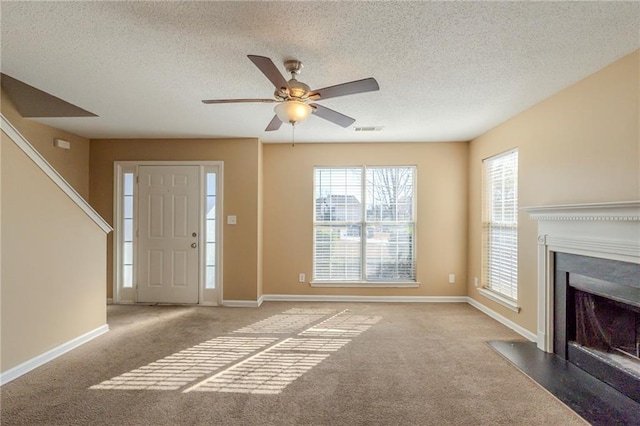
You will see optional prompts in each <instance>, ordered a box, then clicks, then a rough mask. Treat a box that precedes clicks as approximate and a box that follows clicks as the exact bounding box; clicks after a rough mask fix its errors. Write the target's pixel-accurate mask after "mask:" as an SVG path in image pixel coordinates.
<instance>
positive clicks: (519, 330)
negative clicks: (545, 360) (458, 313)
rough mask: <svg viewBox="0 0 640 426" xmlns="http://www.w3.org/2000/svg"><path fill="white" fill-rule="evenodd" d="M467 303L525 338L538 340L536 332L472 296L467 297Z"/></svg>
mask: <svg viewBox="0 0 640 426" xmlns="http://www.w3.org/2000/svg"><path fill="white" fill-rule="evenodd" d="M467 303H469V304H470V305H471V306H473V307H474V308H476V309H477V310H479V311H480V312H482V313H484V314H486V315H488V316H490V317H491V318H493V319H494V320H496V321H498V322H499V323H501V324H502V325H504V326H506V327H509V328H510V329H512V330H513V331H515V332H516V333H518V334H519V335H521V336H522V337H524V338H525V339H527V340H529V341H531V342H535V341H537V336H536V334H535V333H532V332H530V331H529V330H527V329H526V328H523V327H521V326H519V325H518V324H516V323H515V322H513V321H511V320H509V319H507V318H505V317H503V316H502V315H500V314H499V313H497V312H496V311H494V310H492V309H489V308H487V307H486V306H485V305H483V304H482V303H480V302H478V301H477V300H475V299H473V298H472V297H467Z"/></svg>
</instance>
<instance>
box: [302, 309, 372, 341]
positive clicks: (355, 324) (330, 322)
mask: <svg viewBox="0 0 640 426" xmlns="http://www.w3.org/2000/svg"><path fill="white" fill-rule="evenodd" d="M381 319H382V317H379V316H364V315H348V314H347V315H336V316H333V317H331V318H329V319H327V320H326V321H323V322H321V323H320V324H317V325H315V326H313V327H311V328H309V329H307V330H304V331H303V332H301V333H300V336H317V337H354V336H358V335H360V334H361V333H363V332H365V331H367V330H368V329H369V328H371V326H372V325H374V324H375V323H377V322H378V321H380V320H381Z"/></svg>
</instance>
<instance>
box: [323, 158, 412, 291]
mask: <svg viewBox="0 0 640 426" xmlns="http://www.w3.org/2000/svg"><path fill="white" fill-rule="evenodd" d="M414 188H415V167H413V166H402V167H397V166H394V167H378V166H376V167H316V168H315V170H314V200H315V203H314V204H315V205H314V250H313V252H314V258H313V279H314V281H315V282H320V281H333V282H336V281H338V282H340V281H349V282H406V281H414V282H415V208H414V206H415V195H414Z"/></svg>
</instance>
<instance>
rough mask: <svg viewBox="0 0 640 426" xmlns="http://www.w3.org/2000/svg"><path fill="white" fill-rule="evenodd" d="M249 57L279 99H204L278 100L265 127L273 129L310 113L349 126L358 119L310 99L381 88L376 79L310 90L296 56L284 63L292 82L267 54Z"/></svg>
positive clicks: (218, 101) (208, 101)
mask: <svg viewBox="0 0 640 426" xmlns="http://www.w3.org/2000/svg"><path fill="white" fill-rule="evenodd" d="M247 57H248V58H249V60H251V62H253V63H254V65H255V66H256V67H258V69H259V70H260V71H261V72H262V73H263V74H264V75H265V77H267V79H268V80H269V81H270V82H271V84H273V85H274V86H275V91H274V97H275V98H276V99H205V100H203V101H202V102H203V103H205V104H226V103H241V102H261V103H272V102H273V103H277V105H276V106H275V108H274V111H275V113H276V115H275V116H274V117H273V119H271V122H270V123H269V125H268V126H267V128H266V129H265V131H267V132H270V131H273V130H278V129H279V128H280V125H281V124H282V123H289V124H291V125H295V124H296V123H299V122H301V121H304V120H306V119H307V118H308V117H309V115H310V114H312V113H313V114H314V115H317V116H318V117H320V118H322V119H325V120H327V121H330V122H332V123H334V124H337V125H339V126H341V127H349V126H350V125H351V124H353V123H354V122H355V119H353V118H351V117H348V116H346V115H344V114H341V113H339V112H337V111H334V110H332V109H329V108H327V107H323V106H322V105H318V104H315V103H311V104H310V103H309V101H314V102H315V101H321V100H324V99H328V98H335V97H338V96H346V95H353V94H356V93H365V92H373V91H376V90H379V89H380V87H379V86H378V82H377V81H376V80H375V79H374V78H371V77H370V78H365V79H363V80H357V81H351V82H348V83H342V84H338V85H335V86H329V87H325V88H323V89H318V90H311V88H310V87H309V86H308V85H306V84H305V83H303V82H301V81H298V80H297V79H296V75H298V74H300V71H301V70H302V67H303V65H302V62H300V61H298V60H296V59H290V60H287V61H285V63H284V66H285V68H286V70H287V72H289V73H290V74H291V79H290V80H289V81H287V80H285V78H284V77H283V76H282V74H281V73H280V71H278V68H277V67H276V66H275V64H274V63H273V61H272V60H271V59H269V58H267V57H266V56H257V55H247Z"/></svg>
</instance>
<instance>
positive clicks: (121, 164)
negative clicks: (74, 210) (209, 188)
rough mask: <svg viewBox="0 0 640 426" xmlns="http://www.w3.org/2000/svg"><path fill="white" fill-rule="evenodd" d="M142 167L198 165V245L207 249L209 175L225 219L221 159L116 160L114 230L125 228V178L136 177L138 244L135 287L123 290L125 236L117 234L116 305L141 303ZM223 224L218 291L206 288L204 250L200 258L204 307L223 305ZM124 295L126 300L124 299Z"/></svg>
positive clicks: (219, 233) (218, 235) (220, 228)
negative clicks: (139, 209) (139, 197)
mask: <svg viewBox="0 0 640 426" xmlns="http://www.w3.org/2000/svg"><path fill="white" fill-rule="evenodd" d="M140 166H198V182H199V185H198V186H199V189H200V190H199V193H198V198H199V199H198V206H199V207H198V217H199V223H198V245H199V246H200V247H205V248H206V244H205V233H206V228H205V225H206V223H205V221H206V217H205V213H204V212H205V205H206V200H204V197H205V193H206V188H205V184H206V174H207V173H215V174H216V217H217V218H222V217H223V202H224V162H223V161H218V160H203V161H198V160H195V161H136V160H128V161H114V173H113V175H114V191H113V192H114V198H113V209H114V212H113V217H114V227H115V228H116V229H118V230H119V229H121V227H122V224H123V220H122V195H123V194H122V182H121V177H122V175H123V174H124V173H133V174H134V178H135V181H134V203H133V204H134V206H133V209H134V235H135V236H134V243H133V256H134V272H133V274H134V283H133V287H131V288H122V287H121V278H122V272H121V263H122V259H121V258H120V249H121V247H122V241H121V233H120V232H119V231H118V232H115V233H114V244H113V259H114V261H113V291H114V299H115V303H125V304H128V303H137V297H138V292H137V271H136V261H137V259H136V257H137V253H138V245H137V240H138V238H137V229H138V212H137V205H138V203H137V200H138V193H137V192H138V189H137V188H138V186H137V185H138V174H139V167H140ZM223 229H224V226H223V221H222V219H219V220H216V288H215V289H206V288H205V269H204V268H205V263H204V259H205V253H204V250H200V255H199V257H198V265H199V271H198V303H197V304H198V305H201V306H220V305H222V297H223V291H224V289H223V256H224V254H223V247H224V245H223ZM123 295H124V297H123Z"/></svg>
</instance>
